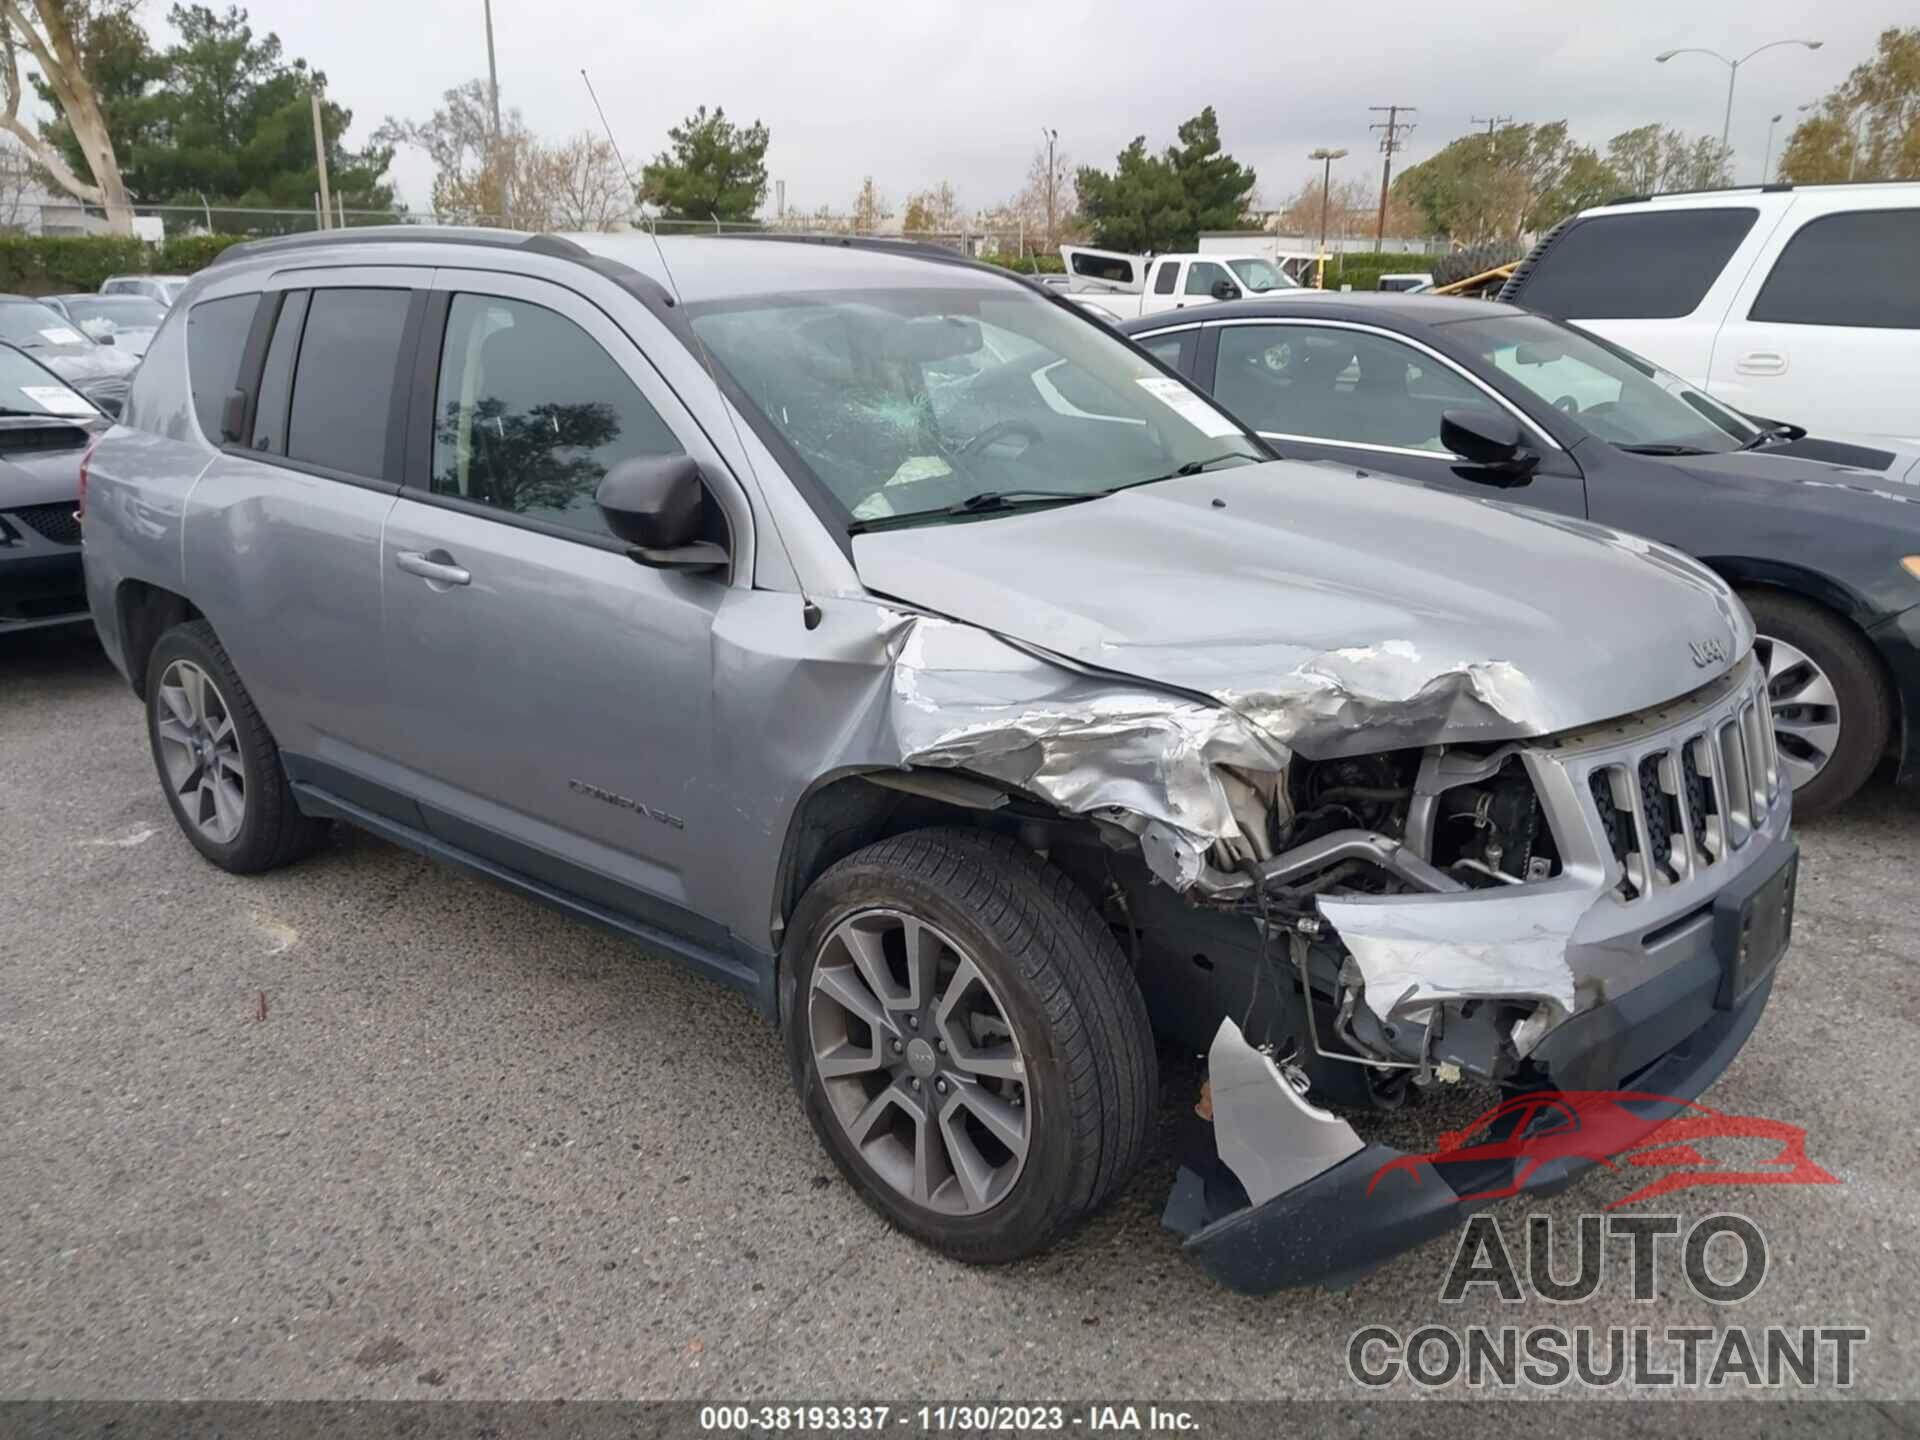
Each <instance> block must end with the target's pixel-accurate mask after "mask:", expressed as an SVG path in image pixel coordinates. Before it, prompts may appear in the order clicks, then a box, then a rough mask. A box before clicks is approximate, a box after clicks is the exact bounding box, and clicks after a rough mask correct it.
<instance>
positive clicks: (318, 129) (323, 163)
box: [307, 85, 333, 230]
mask: <svg viewBox="0 0 1920 1440" xmlns="http://www.w3.org/2000/svg"><path fill="white" fill-rule="evenodd" d="M307 97H308V98H309V99H310V100H312V101H313V165H314V168H315V169H316V170H318V171H319V172H320V228H321V229H322V230H325V229H326V228H327V227H328V226H329V225H330V224H331V223H332V221H333V202H332V200H331V199H330V198H329V197H328V195H327V131H326V123H325V122H324V121H323V120H322V119H321V118H320V87H319V86H318V85H315V86H314V87H313V88H312V89H311V90H309V91H308V92H307Z"/></svg>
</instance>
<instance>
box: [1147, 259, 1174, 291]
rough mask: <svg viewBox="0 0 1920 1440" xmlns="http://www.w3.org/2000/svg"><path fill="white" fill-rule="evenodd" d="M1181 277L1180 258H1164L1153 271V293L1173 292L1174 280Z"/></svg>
mask: <svg viewBox="0 0 1920 1440" xmlns="http://www.w3.org/2000/svg"><path fill="white" fill-rule="evenodd" d="M1179 278H1180V262H1179V261H1178V260H1162V261H1161V262H1160V264H1159V267H1158V268H1157V269H1156V270H1155V271H1154V272H1153V293H1154V294H1156V295H1171V294H1173V286H1174V282H1175V281H1177V280H1178V279H1179Z"/></svg>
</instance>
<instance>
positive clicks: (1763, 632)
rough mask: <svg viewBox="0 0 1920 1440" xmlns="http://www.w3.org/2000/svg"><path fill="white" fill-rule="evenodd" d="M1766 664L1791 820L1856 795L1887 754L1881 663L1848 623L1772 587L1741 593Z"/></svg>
mask: <svg viewBox="0 0 1920 1440" xmlns="http://www.w3.org/2000/svg"><path fill="white" fill-rule="evenodd" d="M1740 598H1741V599H1742V600H1744V601H1746V603H1747V608H1748V609H1749V610H1751V611H1752V612H1753V623H1754V628H1755V629H1756V630H1757V631H1758V632H1759V637H1758V638H1757V639H1756V640H1755V642H1754V650H1755V653H1756V654H1757V655H1758V657H1759V658H1760V661H1761V663H1762V664H1763V665H1765V666H1766V667H1767V684H1768V691H1769V693H1770V694H1771V696H1772V698H1773V715H1774V733H1775V735H1776V736H1777V738H1778V743H1779V751H1780V763H1781V766H1782V767H1783V769H1784V770H1785V772H1786V775H1787V778H1788V779H1789V780H1790V781H1792V782H1793V811H1794V816H1795V818H1796V819H1804V820H1812V819H1815V818H1817V817H1819V816H1821V815H1826V814H1829V813H1831V812H1832V811H1834V810H1837V809H1838V808H1839V807H1840V806H1841V805H1843V804H1845V803H1846V802H1847V801H1848V800H1850V799H1852V798H1853V795H1854V793H1855V792H1856V791H1858V790H1859V789H1860V787H1861V786H1862V785H1864V784H1866V782H1867V778H1868V777H1869V776H1870V775H1872V774H1873V771H1874V767H1875V766H1877V765H1878V764H1879V763H1880V758H1881V756H1882V755H1884V754H1885V753H1886V748H1887V736H1888V734H1889V730H1890V727H1891V725H1892V717H1893V696H1892V694H1891V692H1890V691H1889V689H1888V687H1887V682H1886V677H1885V675H1884V674H1883V673H1882V672H1881V669H1880V662H1879V660H1878V658H1877V657H1876V656H1875V655H1874V653H1873V649H1872V647H1871V646H1869V645H1868V644H1867V640H1866V637H1865V636H1863V635H1862V634H1861V633H1860V632H1859V631H1858V630H1856V629H1855V628H1854V627H1853V626H1852V625H1850V624H1849V623H1848V622H1847V621H1845V620H1843V619H1841V618H1840V617H1839V616H1837V615H1835V614H1833V613H1832V612H1831V611H1829V610H1825V609H1822V608H1821V607H1820V606H1818V605H1815V604H1814V603H1812V602H1811V601H1808V600H1802V599H1800V598H1799V597H1798V596H1794V595H1788V594H1785V593H1783V592H1781V591H1777V590H1745V591H1742V592H1741V595H1740Z"/></svg>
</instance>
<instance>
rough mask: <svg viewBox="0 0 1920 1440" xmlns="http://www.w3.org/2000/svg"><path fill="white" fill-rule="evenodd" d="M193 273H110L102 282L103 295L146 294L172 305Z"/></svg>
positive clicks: (101, 290) (163, 303) (101, 291)
mask: <svg viewBox="0 0 1920 1440" xmlns="http://www.w3.org/2000/svg"><path fill="white" fill-rule="evenodd" d="M192 278H193V277H192V276H191V275H109V276H108V277H107V278H106V279H105V280H102V281H101V282H100V293H101V294H102V295H144V296H146V297H147V299H149V300H154V301H158V302H159V303H160V304H162V305H167V306H171V305H172V304H173V302H174V301H175V300H178V299H179V298H180V292H181V291H182V290H184V289H186V288H187V282H188V281H189V280H191V279H192Z"/></svg>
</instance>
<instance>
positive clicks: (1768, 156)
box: [1760, 115, 1786, 185]
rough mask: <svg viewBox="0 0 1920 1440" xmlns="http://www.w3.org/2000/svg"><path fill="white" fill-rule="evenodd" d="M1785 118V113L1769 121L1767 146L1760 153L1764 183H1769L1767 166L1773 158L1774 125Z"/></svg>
mask: <svg viewBox="0 0 1920 1440" xmlns="http://www.w3.org/2000/svg"><path fill="white" fill-rule="evenodd" d="M1785 118H1786V117H1785V116H1784V115H1776V116H1774V117H1773V118H1772V119H1771V120H1769V121H1768V122H1767V148H1766V149H1765V150H1763V151H1762V152H1761V154H1760V183H1761V184H1762V185H1764V184H1766V183H1767V166H1768V165H1769V164H1770V163H1771V162H1772V160H1773V127H1774V126H1776V125H1778V124H1779V123H1780V122H1781V120H1783V119H1785Z"/></svg>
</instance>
